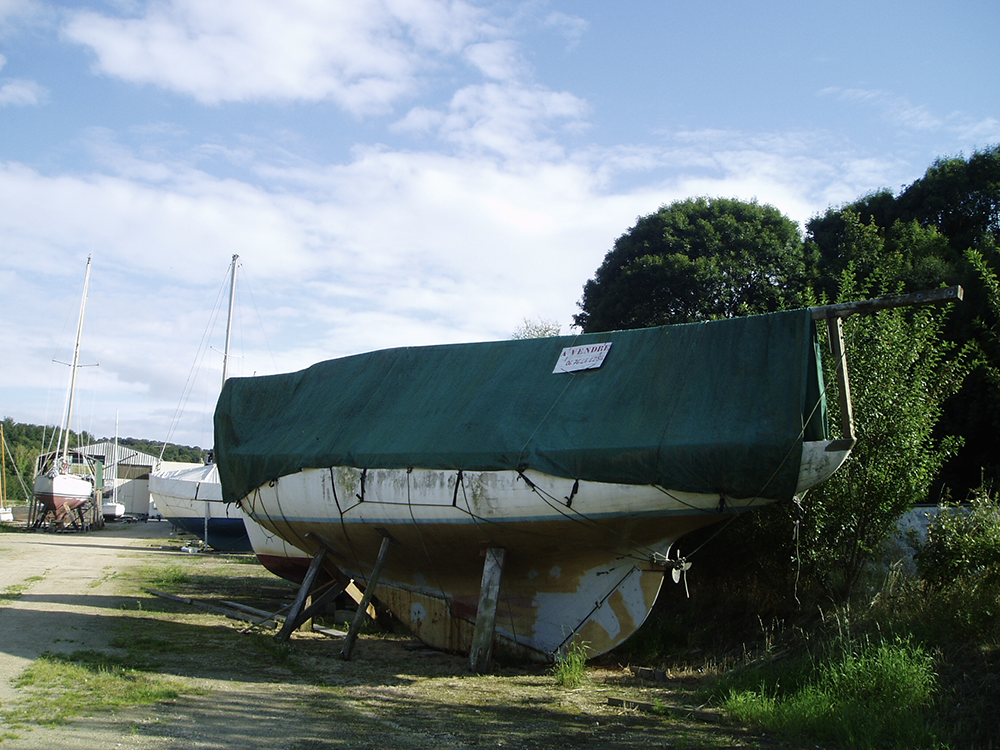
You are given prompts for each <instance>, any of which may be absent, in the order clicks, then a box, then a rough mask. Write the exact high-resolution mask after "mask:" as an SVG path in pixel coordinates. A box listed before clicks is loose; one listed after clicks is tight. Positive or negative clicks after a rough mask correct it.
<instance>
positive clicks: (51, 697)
mask: <svg viewBox="0 0 1000 750" xmlns="http://www.w3.org/2000/svg"><path fill="white" fill-rule="evenodd" d="M67 538H69V537H67ZM78 538H79V539H82V538H83V537H82V536H81V537H78ZM92 538H93V537H92ZM181 544H182V542H181V541H179V540H174V541H168V542H166V543H164V542H163V541H162V540H155V541H151V542H150V545H151V548H152V547H153V546H155V549H151V551H155V553H156V554H154V555H151V556H150V558H149V560H148V561H144V562H143V563H142V564H141V565H137V566H133V567H132V568H130V570H129V572H128V574H127V575H125V574H120V575H119V574H116V571H115V570H112V569H108V568H102V569H101V570H99V571H96V572H95V573H94V579H93V580H94V581H97V582H98V583H97V584H96V585H95V586H94V587H87V590H88V591H93V592H94V594H93V595H97V594H98V593H101V592H103V595H105V596H106V595H107V592H109V591H111V590H113V591H114V592H115V594H116V596H117V597H119V598H118V599H116V601H118V602H119V603H118V604H117V607H116V610H115V611H114V612H109V613H108V614H107V615H105V616H104V617H102V618H101V626H102V627H104V628H110V631H109V635H110V638H109V639H108V642H107V647H106V648H101V649H83V650H79V651H71V652H64V653H52V654H47V655H43V656H42V657H41V658H38V659H36V660H35V661H34V662H32V663H31V665H30V666H29V667H28V668H27V669H26V670H25V671H24V672H23V673H22V674H21V675H20V677H18V678H17V685H18V695H19V696H20V698H19V700H18V701H17V703H16V704H14V705H6V706H3V707H2V714H3V719H4V723H5V730H4V732H5V736H6V737H7V739H5V740H3V742H4V743H5V745H7V746H9V747H10V748H11V750H20V749H21V748H29V747H30V748H34V747H39V748H41V747H46V748H47V747H54V746H59V747H66V748H73V747H80V748H82V747H94V746H101V745H104V746H107V745H109V744H112V745H120V746H122V747H136V748H147V747H149V748H153V747H155V748H174V747H177V748H181V747H184V748H189V747H231V746H240V747H241V748H247V749H250V750H253V749H254V748H257V747H260V748H265V747H266V748H268V749H269V750H272V749H273V748H282V747H287V748H294V749H295V750H307V749H309V750H315V749H316V748H328V747H329V748H332V747H334V746H336V747H343V746H350V747H380V748H381V747H405V748H439V747H476V748H486V747H493V748H495V747H510V748H542V747H553V746H571V747H576V746H585V745H593V746H595V747H596V746H600V747H601V748H602V749H604V748H608V749H610V750H615V749H616V748H633V747H636V746H640V745H642V746H646V745H652V746H660V747H688V748H722V747H727V748H728V747H757V748H764V747H767V748H773V747H788V748H798V747H802V746H801V745H798V744H796V743H795V742H788V743H784V742H776V741H774V740H773V739H771V738H769V737H766V736H762V735H760V734H757V733H754V732H752V731H747V730H746V729H745V728H743V726H741V725H740V724H739V723H735V724H726V723H724V722H720V721H718V719H720V718H721V716H719V715H718V714H714V715H712V716H711V717H710V718H713V719H716V721H704V720H701V719H698V718H693V717H692V716H691V715H688V714H685V713H683V712H680V713H679V712H678V711H677V709H678V708H680V707H683V706H689V705H690V704H691V702H692V700H694V699H695V696H696V695H697V693H698V691H699V689H700V684H699V676H698V675H697V674H696V673H693V672H692V673H691V674H689V675H685V676H684V677H683V678H682V679H674V680H671V681H668V682H654V681H652V680H646V679H642V678H640V677H638V676H637V674H636V670H635V669H633V666H634V665H631V664H627V663H619V662H618V661H616V660H614V659H610V660H605V661H602V662H601V663H598V664H589V665H587V666H586V667H585V668H583V667H582V666H577V667H574V669H573V673H572V674H571V675H569V677H570V678H571V679H570V678H566V679H564V678H565V677H566V676H565V675H564V676H563V677H560V675H559V674H558V673H557V672H554V671H553V670H552V668H550V667H546V666H540V665H532V664H503V665H501V666H499V667H498V668H497V669H496V670H495V671H494V672H493V673H491V674H487V675H475V674H472V673H471V672H470V671H469V669H468V665H467V661H466V659H465V658H463V657H459V656H454V655H449V654H442V653H440V652H436V651H431V650H428V649H425V648H419V647H418V644H416V643H415V642H414V641H413V640H412V639H411V638H410V637H408V636H407V635H406V634H404V633H398V634H379V633H368V634H365V635H363V636H362V637H361V638H360V639H359V641H358V643H357V645H356V646H355V649H354V652H353V656H352V659H351V661H349V662H345V661H343V660H342V659H340V658H339V650H340V643H339V641H337V640H335V639H330V638H328V637H326V636H323V635H319V634H316V633H312V632H298V633H296V634H295V635H294V636H293V638H292V640H291V641H290V642H289V643H287V644H279V643H277V642H275V640H274V639H273V637H272V634H273V631H268V630H250V631H249V632H247V625H246V623H244V622H240V621H236V620H231V619H228V618H225V617H223V616H220V615H218V614H214V613H212V612H206V611H204V610H201V609H198V608H195V607H191V606H189V605H185V604H183V603H180V602H177V601H173V600H170V599H165V598H161V597H158V596H154V595H152V594H150V593H148V591H146V590H145V589H146V588H153V589H157V590H161V591H166V592H168V593H171V594H175V595H178V596H183V597H190V598H192V599H197V600H199V601H202V602H208V603H214V604H221V603H222V602H224V601H234V602H239V603H241V604H245V605H248V606H253V607H257V608H260V609H264V610H268V611H274V610H277V609H278V608H279V607H281V606H283V605H284V604H286V603H288V602H289V601H290V599H291V597H292V596H293V593H294V588H293V587H292V585H291V584H287V583H286V582H284V581H281V580H279V579H276V578H274V577H273V576H271V575H270V574H268V573H267V572H266V571H264V570H263V569H262V568H261V567H260V566H259V565H257V564H256V562H255V561H254V559H253V558H252V557H250V556H226V555H214V554H192V555H188V554H184V553H182V552H178V551H175V550H176V548H179V547H180V545H181ZM165 546H166V547H171V546H172V547H174V550H167V551H164V550H163V549H162V548H163V547H165ZM76 593H79V592H76ZM74 595H75V594H74ZM87 595H89V594H87ZM85 596H86V595H85ZM22 604H24V602H22ZM327 624H333V623H327ZM560 682H562V683H563V684H560Z"/></svg>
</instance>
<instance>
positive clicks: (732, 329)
mask: <svg viewBox="0 0 1000 750" xmlns="http://www.w3.org/2000/svg"><path fill="white" fill-rule="evenodd" d="M921 301H933V300H921ZM876 302H880V301H876ZM853 304H854V305H858V306H861V305H864V304H866V303H853ZM900 304H904V303H900ZM905 304H910V303H905ZM859 309H860V308H859ZM846 310H847V307H846V306H836V305H834V306H828V307H824V308H812V309H805V310H796V311H789V312H779V313H773V314H769V315H760V316H752V317H744V318H734V319H728V320H719V321H711V322H705V323H693V324H687V325H678V326H665V327H661V328H650V329H642V330H628V331H616V332H611V333H599V334H585V335H580V336H568V337H554V338H543V339H529V340H515V341H502V342H491V343H480V344H456V345H445V346H430V347H414V348H402V349H391V350H386V351H379V352H373V353H370V354H362V355H356V356H351V357H345V358H342V359H337V360H331V361H328V362H322V363H320V364H317V365H314V366H312V367H310V368H308V369H306V370H302V371H299V372H294V373H289V374H285V375H276V376H267V377H254V378H233V379H230V380H229V381H228V382H226V384H225V385H224V387H223V390H222V394H221V396H220V398H219V402H218V405H217V407H216V413H215V447H216V459H217V462H218V467H219V476H220V478H221V480H222V488H223V493H222V499H223V500H225V501H228V502H234V503H239V504H240V506H241V507H242V508H243V509H244V510H245V511H246V512H247V513H248V514H249V515H250V516H251V517H252V518H254V519H255V520H256V521H257V522H259V523H260V524H261V526H263V527H264V528H266V529H268V530H270V531H272V532H273V533H275V534H277V535H279V536H280V537H282V538H283V539H285V540H286V541H288V542H289V543H291V544H292V545H293V546H295V547H296V548H298V549H300V550H302V551H304V552H305V553H306V554H309V555H314V554H315V556H316V557H315V559H316V560H317V561H318V562H319V563H320V564H322V565H323V567H324V569H325V570H326V571H327V572H328V573H329V574H330V575H331V576H332V577H333V578H337V579H338V580H343V579H355V580H356V581H357V582H358V584H359V585H361V586H362V587H364V586H365V585H366V584H365V582H366V581H368V580H369V579H370V578H372V577H378V576H380V577H378V584H377V587H376V589H375V591H374V595H375V597H377V599H378V600H380V601H381V603H382V604H383V605H385V606H386V607H387V608H388V609H389V610H390V611H391V612H392V613H393V614H394V615H395V616H396V617H398V618H399V619H400V620H401V621H402V622H403V624H404V625H405V626H406V627H407V628H409V630H410V631H411V632H413V633H414V634H415V635H416V636H417V637H418V638H420V639H421V640H423V641H424V642H426V643H428V644H430V645H432V646H436V647H439V648H443V649H447V650H451V651H457V652H470V651H471V650H472V645H473V640H474V638H476V634H477V631H478V630H479V626H480V625H481V624H482V623H487V624H486V625H485V626H484V627H485V628H490V627H495V640H496V643H497V644H498V645H500V646H503V647H506V648H507V649H510V650H513V651H517V652H521V653H523V654H526V655H528V656H530V657H533V658H537V659H540V660H548V659H552V658H553V657H554V656H555V655H557V654H559V653H561V652H564V651H565V650H566V649H567V648H570V647H572V646H573V645H574V644H576V645H580V646H585V647H586V649H587V650H588V653H589V654H591V655H596V654H600V653H603V652H606V651H608V650H610V649H611V648H614V647H615V646H616V645H618V644H620V643H621V642H622V641H624V640H625V639H626V638H628V637H629V636H630V635H631V634H632V633H634V632H635V630H636V629H637V628H638V627H639V626H640V625H641V624H642V622H643V621H644V620H645V618H646V616H647V615H648V613H649V611H650V609H651V608H652V606H653V603H654V601H655V600H656V597H657V595H658V592H659V589H660V585H661V582H662V581H663V579H664V573H665V572H666V571H671V573H672V575H673V577H674V580H675V581H679V580H680V579H681V577H682V576H683V574H684V572H685V571H686V569H687V567H689V563H688V561H686V560H685V559H684V558H682V557H680V553H679V552H678V550H677V546H676V544H677V541H678V540H679V539H680V538H681V537H682V536H683V535H685V534H687V533H689V532H691V531H693V530H695V529H698V528H700V527H703V526H706V525H708V524H712V523H716V522H718V521H720V520H723V519H726V518H728V517H731V516H733V515H736V514H741V513H745V512H749V511H752V510H755V509H757V508H759V507H761V506H763V505H765V504H768V503H772V502H778V501H788V500H790V499H791V498H792V497H793V496H795V495H797V494H799V493H801V492H803V491H805V490H807V489H809V488H810V487H813V486H815V485H817V484H819V483H820V482H822V481H824V480H825V479H826V478H827V477H829V476H830V475H831V474H832V473H833V472H834V471H836V470H837V468H838V467H839V466H840V465H841V464H842V463H843V462H844V461H845V460H846V459H847V457H848V455H849V453H850V451H851V448H852V447H853V445H854V431H853V422H852V421H851V416H850V414H851V412H850V408H849V406H850V405H849V401H843V400H842V407H844V408H842V410H841V411H842V413H843V414H844V419H845V425H844V435H845V437H844V438H843V439H840V440H833V439H831V437H830V433H829V430H828V426H827V420H826V388H825V386H824V382H823V375H822V367H821V362H820V353H819V348H818V344H817V338H816V327H815V321H816V320H818V319H825V320H827V321H828V324H829V325H830V326H831V334H832V336H831V343H832V344H833V345H834V347H835V352H837V351H838V350H837V347H839V346H840V345H841V343H842V341H841V339H840V337H839V333H838V332H839V331H840V330H841V329H840V325H841V323H840V320H841V317H842V316H843V315H846V314H850V313H849V312H847V311H846ZM852 311H858V310H853V308H852ZM842 354H843V353H842V350H839V354H838V355H837V356H838V361H839V362H840V363H841V367H840V370H839V373H838V376H839V378H840V380H841V385H842V386H843V387H842V388H841V389H840V390H841V396H842V399H846V398H847V396H846V394H847V393H848V392H849V391H848V389H847V388H846V386H847V374H846V368H845V367H843V356H842ZM324 553H325V557H324V556H323V554H324ZM379 565H384V567H381V568H380V569H379V568H378V567H377V566H379ZM376 570H378V573H376ZM498 570H499V571H500V573H499V574H497V571H498ZM488 579H490V580H496V581H497V582H498V584H497V589H496V591H494V592H492V593H491V591H490V590H489V589H488V587H487V580H488ZM484 613H486V616H484ZM491 619H492V620H493V622H494V625H493V626H490V625H489V622H490V620H491Z"/></svg>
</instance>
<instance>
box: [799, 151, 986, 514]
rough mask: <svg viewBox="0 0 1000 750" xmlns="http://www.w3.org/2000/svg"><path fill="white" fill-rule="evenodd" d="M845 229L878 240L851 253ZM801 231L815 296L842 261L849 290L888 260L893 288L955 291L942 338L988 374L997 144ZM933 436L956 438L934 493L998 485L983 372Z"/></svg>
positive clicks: (942, 162) (830, 283)
mask: <svg viewBox="0 0 1000 750" xmlns="http://www.w3.org/2000/svg"><path fill="white" fill-rule="evenodd" d="M852 222H853V223H857V222H860V223H861V224H863V225H864V226H866V227H869V228H870V230H871V231H873V232H876V233H878V234H879V236H880V237H881V238H882V240H883V241H882V243H881V245H880V246H878V247H877V248H876V247H874V246H872V245H867V246H865V248H864V249H863V250H861V251H858V249H857V248H856V246H853V245H852V243H851V242H850V241H848V235H849V234H850V232H851V231H853V230H852ZM806 228H807V246H808V248H809V249H808V250H807V252H808V253H809V254H810V258H813V259H815V260H816V267H815V271H814V274H813V275H814V279H815V284H816V289H817V292H818V293H820V294H826V295H828V296H831V297H832V296H833V295H835V294H836V285H837V283H838V279H839V278H840V276H841V274H842V273H843V272H844V270H845V269H846V268H847V266H848V265H849V264H850V265H851V266H852V267H853V268H854V270H855V272H856V274H857V277H858V280H859V283H861V284H864V283H867V281H868V279H869V278H870V277H871V275H872V273H873V272H874V269H876V268H878V267H879V266H880V264H881V263H882V258H881V257H880V256H882V255H886V256H889V258H888V260H889V262H890V264H891V266H892V267H893V268H894V271H893V272H894V273H895V274H896V277H895V279H893V281H894V282H896V283H898V284H899V285H901V286H902V288H903V289H905V290H906V291H915V290H917V289H926V288H930V287H935V286H940V285H942V284H948V285H951V284H961V285H962V286H963V287H964V288H965V291H966V298H965V302H964V303H963V304H962V305H960V306H959V307H958V309H957V310H956V311H955V314H954V315H952V316H951V318H950V320H949V323H948V328H947V332H946V333H947V335H948V337H949V338H951V339H952V340H955V341H967V340H975V341H976V342H977V343H978V344H979V346H980V347H981V348H982V350H983V352H984V353H985V355H986V357H987V358H988V360H989V362H990V363H991V365H992V367H993V369H994V370H995V369H996V368H998V367H1000V342H998V340H997V339H996V337H991V336H990V335H989V333H988V332H989V331H996V330H1000V313H998V311H997V310H996V309H995V308H993V307H991V306H990V304H989V289H988V288H987V285H986V283H985V279H986V278H987V276H984V274H983V271H985V272H986V273H987V274H988V273H993V274H996V273H997V272H998V271H1000V252H998V248H1000V145H995V146H991V147H988V148H984V149H981V150H978V151H976V152H974V153H973V154H972V155H971V156H969V157H965V156H953V157H946V158H941V159H938V160H936V161H935V162H934V163H933V164H932V165H931V166H930V167H929V168H928V169H927V171H926V172H925V173H924V175H923V176H922V177H921V178H920V179H918V180H916V181H914V182H913V183H912V184H911V185H909V186H907V187H906V188H904V189H903V190H902V191H900V192H899V193H898V194H894V193H893V192H892V191H890V190H887V189H885V190H880V191H877V192H874V193H870V194H868V195H866V196H863V197H862V198H859V199H858V200H857V201H854V202H853V203H850V204H848V205H846V206H842V207H839V208H831V209H829V210H828V211H826V212H825V213H824V214H823V215H821V216H817V217H815V218H814V219H812V220H811V221H810V222H809V223H808V224H807V225H806ZM969 249H974V250H975V251H976V253H977V255H976V257H978V258H980V259H981V265H982V267H981V268H980V267H977V266H976V264H975V263H973V262H971V261H970V260H969V256H968V255H967V251H968V250H969ZM859 252H860V254H859ZM939 431H940V432H941V433H952V434H961V435H962V436H963V437H964V438H965V445H964V446H963V448H962V449H961V450H960V451H959V452H958V453H957V455H956V456H954V457H953V458H952V459H951V460H949V462H948V463H947V464H946V465H945V466H944V467H943V469H942V472H941V476H940V481H939V487H942V488H943V487H948V488H950V489H951V490H952V491H953V493H954V495H955V496H956V497H957V498H958V499H961V498H964V497H965V496H966V495H967V494H968V493H969V492H970V490H971V489H972V488H974V487H976V486H977V485H978V484H979V483H980V481H981V479H982V477H983V476H984V475H985V477H986V478H987V479H992V480H994V481H998V480H1000V461H998V460H997V456H998V455H1000V388H997V384H996V382H994V381H991V380H990V379H989V378H988V376H987V374H986V371H985V370H982V371H977V372H974V373H972V375H971V376H970V377H969V378H968V379H967V380H966V382H965V385H964V386H963V389H962V392H961V393H960V394H959V395H958V396H957V397H956V398H954V399H952V400H951V401H950V402H949V403H948V404H947V405H946V407H945V410H944V413H943V415H942V419H941V422H940V426H939Z"/></svg>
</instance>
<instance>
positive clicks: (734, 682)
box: [713, 638, 938, 750]
mask: <svg viewBox="0 0 1000 750" xmlns="http://www.w3.org/2000/svg"><path fill="white" fill-rule="evenodd" d="M936 687H937V675H936V674H935V672H934V662H933V658H932V656H931V654H929V653H927V651H926V650H924V649H923V648H922V647H921V646H919V645H917V644H914V643H912V642H910V641H908V640H906V639H901V638H894V639H891V640H889V639H875V640H870V639H868V638H863V639H858V640H851V639H849V638H848V639H839V638H838V639H837V640H835V641H833V642H829V643H826V644H824V645H820V646H816V647H814V648H813V649H810V650H807V651H806V652H804V653H802V654H801V655H799V656H797V657H795V658H790V659H787V660H783V661H777V662H772V663H770V664H768V665H764V666H758V667H755V668H752V669H748V670H743V671H739V672H733V673H730V674H729V675H725V676H723V677H722V678H720V679H719V681H718V682H717V684H716V685H715V686H714V688H713V696H714V697H715V699H716V701H717V702H718V703H719V704H720V705H721V706H722V707H723V708H724V709H725V710H726V711H728V712H729V713H730V714H731V715H732V716H733V717H734V718H736V719H738V720H740V721H744V722H746V723H748V724H752V725H754V726H757V727H760V728H761V729H764V730H766V731H769V732H783V733H788V734H794V735H797V736H800V737H802V738H804V739H807V740H808V741H809V742H822V743H830V744H833V745H836V746H838V747H842V748H848V749H850V750H867V749H869V748H870V749H871V750H875V749H879V750H881V749H884V748H908V749H911V748H931V747H936V746H937V745H938V742H937V739H936V737H935V736H934V734H933V733H932V732H931V731H930V730H929V729H928V724H927V718H928V716H929V712H930V710H931V708H932V703H933V699H934V694H935V689H936Z"/></svg>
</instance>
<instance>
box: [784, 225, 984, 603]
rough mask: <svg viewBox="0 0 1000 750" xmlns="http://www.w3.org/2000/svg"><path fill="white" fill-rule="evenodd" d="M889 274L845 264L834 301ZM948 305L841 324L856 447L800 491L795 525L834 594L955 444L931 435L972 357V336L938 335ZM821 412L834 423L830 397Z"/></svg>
mask: <svg viewBox="0 0 1000 750" xmlns="http://www.w3.org/2000/svg"><path fill="white" fill-rule="evenodd" d="M868 239H869V240H871V241H875V240H876V239H877V238H873V237H871V236H869V237H868ZM897 275H898V268H895V267H891V265H890V266H888V267H885V268H877V269H875V272H874V273H873V274H872V275H871V276H870V277H869V280H868V281H867V282H866V283H865V284H864V285H863V286H858V284H857V281H856V279H855V277H854V274H853V272H852V269H850V268H849V269H848V271H847V272H845V274H844V276H843V277H842V279H841V291H840V300H841V301H849V300H854V299H859V298H864V297H873V296H879V295H880V294H885V293H895V292H897V291H898V290H899V288H898V287H897V288H896V289H893V288H892V287H891V286H886V285H885V284H886V282H884V281H883V279H884V278H886V277H888V278H890V279H893V278H895V277H896V276H897ZM948 312H949V311H948V309H947V308H937V307H923V308H913V309H906V308H900V309H895V310H885V311H882V312H879V313H877V314H875V315H870V316H855V317H851V318H849V319H848V320H847V321H845V335H846V338H847V342H848V344H847V351H848V367H849V371H850V378H851V397H852V403H853V406H854V414H855V421H856V430H857V445H856V446H855V448H854V450H853V452H852V455H851V457H850V459H849V460H848V462H847V463H846V464H845V465H844V466H843V467H841V469H840V470H839V471H837V472H836V473H835V474H834V475H833V476H832V477H831V478H830V479H828V480H827V481H826V482H825V483H823V484H822V485H820V486H818V487H816V488H814V489H812V490H811V491H810V492H809V493H808V495H807V497H806V498H805V501H804V503H803V506H804V509H805V513H804V516H803V519H802V530H801V533H802V535H803V537H802V541H803V544H802V550H803V551H804V557H805V559H806V561H807V562H808V563H809V565H810V569H811V572H812V574H813V575H814V576H815V578H816V579H817V580H818V581H819V583H820V584H821V585H822V586H823V588H824V589H825V590H826V591H827V592H828V593H829V594H831V595H833V596H834V597H835V598H836V599H838V600H846V599H848V598H849V597H850V595H851V594H852V593H853V592H854V591H855V589H856V586H857V584H858V582H859V580H860V578H861V576H862V574H863V572H864V570H865V568H866V566H867V565H868V564H869V563H870V562H871V561H872V560H873V559H874V558H875V557H876V556H877V555H878V554H879V553H880V550H881V548H882V545H883V543H884V542H885V541H886V540H887V539H888V538H889V537H890V536H891V535H892V534H894V533H895V529H896V522H897V521H898V519H899V517H900V516H901V515H902V514H903V512H905V511H906V510H907V509H908V508H909V507H911V506H912V505H913V504H914V503H919V502H923V501H925V500H926V499H927V496H928V493H929V491H930V489H931V487H932V485H933V483H934V480H935V477H936V476H937V474H938V472H939V471H940V469H941V466H942V465H943V464H944V462H945V461H946V460H947V458H948V457H949V456H951V455H953V454H954V452H955V451H956V450H957V449H958V447H959V446H960V445H961V442H962V439H961V438H960V437H957V436H947V437H944V438H941V439H937V438H936V437H935V427H936V426H937V423H938V420H939V419H940V417H941V414H942V411H943V409H944V404H945V402H946V401H947V400H948V399H949V398H950V397H951V396H954V395H955V393H957V392H958V390H959V388H960V387H961V385H962V382H963V380H964V379H965V377H966V376H967V375H968V373H969V372H970V370H971V369H972V368H973V367H974V366H975V364H976V356H975V355H976V347H975V345H974V344H973V343H971V342H967V343H966V344H965V345H963V346H956V345H954V344H951V343H949V342H947V341H944V340H943V333H944V330H945V323H946V319H947V316H948ZM828 364H829V365H830V370H831V371H830V372H828V374H827V377H828V379H832V377H833V372H832V364H833V363H832V362H831V363H828ZM830 412H831V419H832V420H834V421H835V422H836V420H837V418H838V416H839V415H838V412H839V402H836V401H832V402H831V403H830Z"/></svg>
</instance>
